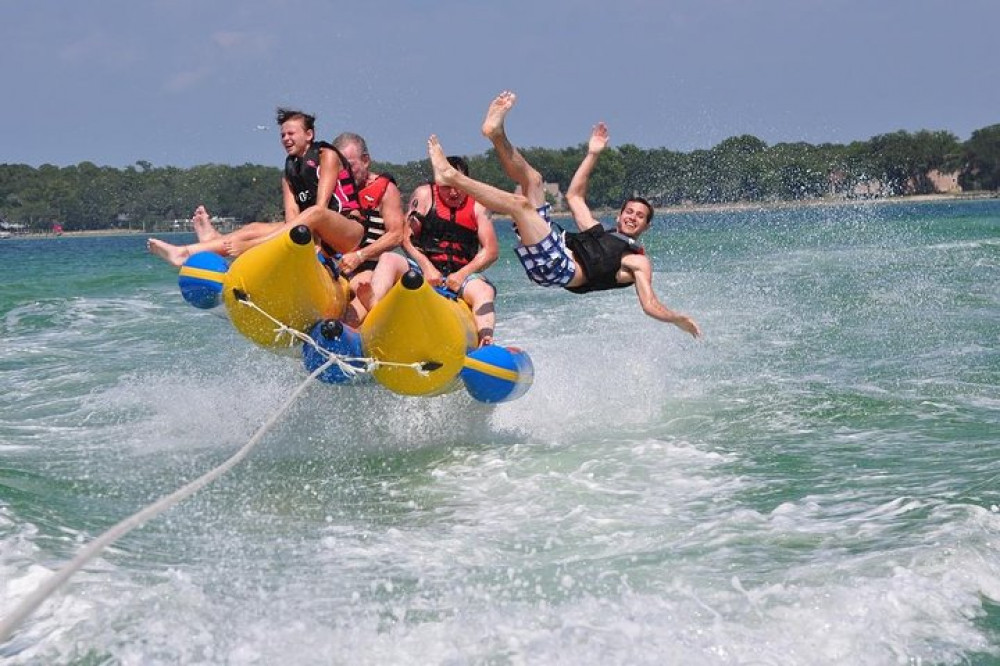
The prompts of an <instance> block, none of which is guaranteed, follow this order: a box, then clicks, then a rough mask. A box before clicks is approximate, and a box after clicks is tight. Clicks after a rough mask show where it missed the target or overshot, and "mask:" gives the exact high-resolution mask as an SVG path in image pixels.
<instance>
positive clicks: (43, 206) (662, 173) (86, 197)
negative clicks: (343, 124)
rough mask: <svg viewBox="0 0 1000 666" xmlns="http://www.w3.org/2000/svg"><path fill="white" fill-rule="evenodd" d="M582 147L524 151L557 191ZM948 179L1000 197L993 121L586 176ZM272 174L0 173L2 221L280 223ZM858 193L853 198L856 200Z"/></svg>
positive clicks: (737, 150)
mask: <svg viewBox="0 0 1000 666" xmlns="http://www.w3.org/2000/svg"><path fill="white" fill-rule="evenodd" d="M585 151H586V144H580V145H578V146H574V147H570V148H562V149H550V148H525V149H522V151H521V152H522V153H523V154H524V155H525V157H526V158H527V160H528V161H529V162H530V163H531V164H532V165H534V166H535V168H537V169H538V170H539V171H540V172H541V173H542V175H543V176H544V177H545V180H546V181H547V182H551V183H556V184H558V187H559V190H560V191H562V192H565V191H566V188H567V186H568V185H569V181H570V179H571V178H572V176H573V172H574V171H575V170H576V167H577V165H578V164H579V163H580V160H581V159H583V155H584V154H585ZM467 159H468V160H469V166H470V171H471V173H472V175H473V176H474V177H475V178H477V179H479V180H483V181H485V182H487V183H490V184H492V185H495V186H497V187H500V188H503V189H511V188H513V186H514V184H513V183H512V182H511V181H510V180H509V179H508V178H507V177H506V176H505V175H504V173H503V171H502V169H501V168H500V164H499V162H498V161H497V159H496V156H495V155H494V154H493V151H492V150H491V151H489V152H487V153H485V154H483V155H475V156H471V157H468V158H467ZM373 170H374V171H375V172H377V173H390V174H392V175H393V176H394V177H395V178H396V181H397V183H398V184H399V187H400V189H401V190H402V192H403V193H404V196H405V195H407V194H408V193H409V192H411V191H412V190H413V189H414V188H415V187H417V186H418V185H420V184H421V183H424V182H426V181H427V179H428V177H429V175H430V168H429V165H428V163H427V160H418V161H412V162H407V163H406V164H390V163H386V162H376V163H375V164H374V165H373ZM935 170H936V171H939V172H944V173H957V174H958V182H959V184H960V185H961V187H962V189H963V190H965V191H981V190H994V191H995V190H998V189H1000V124H997V125H991V126H989V127H984V128H982V129H979V130H976V131H975V132H973V133H972V135H971V137H970V138H969V139H968V140H967V141H964V142H962V141H959V139H958V138H957V137H956V136H955V135H954V134H952V133H950V132H946V131H928V130H921V131H917V132H907V131H898V132H893V133H890V134H882V135H878V136H874V137H872V138H871V139H869V140H867V141H856V142H853V143H850V144H847V145H843V144H830V143H826V144H820V145H813V144H809V143H804V142H798V143H778V144H774V145H772V146H768V145H767V144H766V143H764V142H763V141H761V140H760V139H758V138H757V137H754V136H750V135H743V136H734V137H730V138H728V139H726V140H724V141H722V142H721V143H719V144H718V145H717V146H715V147H714V148H711V149H707V150H694V151H691V152H687V153H684V152H677V151H672V150H668V149H665V148H654V149H645V148H640V147H638V146H635V145H631V144H626V145H622V146H620V147H617V148H609V149H608V150H606V151H605V152H604V153H603V154H602V156H601V160H600V162H599V163H598V166H597V168H596V170H595V171H594V173H593V175H592V177H591V180H590V188H589V197H588V198H589V201H590V204H591V205H592V206H594V207H597V208H601V207H611V208H615V207H617V206H618V205H619V204H620V202H621V201H622V200H623V199H624V198H625V197H627V196H633V195H636V194H638V195H640V196H643V197H645V198H647V199H649V200H650V202H652V203H653V205H654V206H671V205H681V204H717V203H736V202H774V201H806V200H813V199H820V198H824V197H841V198H851V197H857V196H898V195H907V194H927V193H932V192H934V185H933V183H932V182H931V179H930V174H931V173H932V172H933V171H935ZM281 173H282V172H281V169H280V168H278V167H269V166H260V165H254V164H244V165H241V166H230V165H222V164H204V165H199V166H195V167H191V168H187V169H181V168H177V167H154V166H153V165H152V164H150V163H149V162H146V161H140V162H136V163H135V164H134V165H131V166H128V167H125V168H123V169H119V168H113V167H99V166H96V165H95V164H93V163H91V162H81V163H80V164H77V165H74V166H67V167H56V166H53V165H49V164H45V165H42V166H40V167H38V168H35V167H31V166H28V165H23V164H2V165H0V217H2V219H3V221H4V222H6V223H7V224H15V225H23V226H24V227H25V228H26V229H28V230H33V231H47V230H49V229H50V228H51V227H52V224H53V223H59V224H61V225H62V227H63V229H64V230H65V231H75V230H98V229H113V228H122V229H124V228H130V229H136V230H146V231H154V230H163V229H165V228H169V226H168V223H167V221H169V220H175V219H186V218H188V217H190V215H191V213H192V211H194V209H195V207H196V206H198V205H199V204H204V205H205V207H206V208H207V209H208V210H209V211H210V212H211V213H213V214H215V215H218V216H220V217H232V218H235V219H236V220H237V221H238V222H240V223H245V222H251V221H255V220H276V219H281V217H282V214H283V211H282V202H281ZM859 192H860V193H861V194H859Z"/></svg>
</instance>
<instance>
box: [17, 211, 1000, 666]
mask: <svg viewBox="0 0 1000 666" xmlns="http://www.w3.org/2000/svg"><path fill="white" fill-rule="evenodd" d="M500 225H501V226H502V227H503V230H502V233H501V242H502V243H503V245H504V248H505V249H504V251H503V253H502V255H501V260H500V261H499V262H498V264H497V265H496V266H495V267H494V268H492V269H491V270H490V276H491V277H492V278H493V280H494V281H495V282H496V283H497V284H498V286H499V288H500V295H499V297H498V302H497V306H498V326H497V341H498V343H501V344H510V345H517V346H519V347H522V348H524V349H526V350H527V351H528V352H529V353H530V355H531V357H532V358H533V360H534V365H535V372H536V378H535V383H534V386H533V387H532V388H531V390H530V391H529V392H528V393H527V395H525V396H524V397H523V398H521V399H520V400H517V401H515V402H511V403H506V404H502V405H499V406H493V407H491V406H486V405H481V404H478V403H474V402H473V401H472V400H471V398H469V397H468V396H467V395H466V394H465V393H464V391H463V392H460V393H453V394H449V395H446V396H443V397H437V398H404V397H400V396H395V395H392V394H389V393H387V392H385V391H384V390H382V389H379V388H378V387H377V386H360V387H342V386H329V385H325V384H320V383H318V382H314V383H312V385H311V386H310V387H309V388H308V389H307V390H306V391H305V393H304V394H303V395H302V396H301V397H300V398H299V399H298V400H297V401H296V402H295V403H294V405H293V407H292V408H291V410H290V411H289V412H288V413H286V414H285V415H284V416H283V417H282V418H281V419H280V421H279V422H278V423H277V425H276V426H275V427H274V428H273V429H272V430H270V431H269V432H268V433H267V434H266V435H265V437H264V438H263V439H262V440H261V443H260V444H259V445H258V447H257V448H256V449H254V451H253V452H252V453H251V455H250V456H249V457H248V458H247V459H246V460H244V461H243V462H242V463H241V464H240V465H238V466H237V467H235V468H234V469H233V470H231V471H230V472H229V473H228V474H226V475H224V476H222V477H221V478H220V479H219V480H218V481H216V482H215V483H214V484H212V485H210V486H208V487H207V488H205V489H204V490H202V491H201V492H199V493H197V494H196V495H194V496H193V497H191V498H189V499H187V500H186V501H184V502H182V503H181V504H179V505H177V506H176V507H174V508H172V509H170V510H169V511H167V512H165V513H164V514H162V515H161V516H159V517H157V518H154V519H153V520H151V521H150V522H148V523H147V524H146V525H144V526H143V527H141V528H139V529H137V530H135V531H133V532H131V533H129V534H128V535H126V536H124V537H123V538H121V539H120V540H119V541H117V542H116V543H115V544H114V545H113V546H112V547H111V548H109V549H107V550H105V551H104V552H103V553H102V554H101V556H100V557H98V558H97V559H95V560H94V561H93V562H91V563H90V564H89V565H88V566H87V567H86V568H85V569H84V570H82V571H80V572H79V573H77V574H76V575H74V576H73V577H72V578H70V579H69V581H68V582H67V583H66V585H65V586H63V587H62V588H60V589H59V590H58V591H57V592H56V593H55V594H54V595H52V596H51V597H50V598H49V599H48V600H47V601H46V602H45V603H44V604H43V605H42V606H41V607H40V608H39V609H38V610H37V611H36V612H35V613H34V614H33V615H31V616H30V617H29V618H28V619H27V620H26V621H25V622H24V623H23V624H22V625H21V626H20V628H19V629H18V631H17V633H15V634H14V636H13V637H12V638H11V639H10V640H9V641H8V642H6V643H5V644H3V645H0V662H2V663H4V664H8V663H9V664H88V665H91V664H128V665H132V664H134V665H140V664H141V665H148V664H233V665H243V664H247V665H250V664H307V665H308V664H449V665H461V664H497V665H501V664H512V665H518V664H566V665H580V664H583V665H589V664H593V665H606V664H630V665H631V664H685V665H686V664H709V665H712V664H789V665H791V664H796V665H797V664H804V665H805V664H808V665H816V664H838V665H839V664H856V665H867V664H922V665H923V664H997V663H1000V202H998V201H995V200H993V201H974V202H956V203H924V204H868V205H852V206H844V207H811V208H791V209H781V210H760V211H741V212H711V213H686V214H670V215H660V216H658V217H657V218H656V220H655V221H654V228H653V230H652V231H651V232H650V233H649V234H648V235H647V237H646V239H645V240H646V244H647V248H648V250H649V253H650V254H651V256H652V258H653V262H654V266H655V268H656V273H655V277H654V287H655V289H656V291H657V292H658V293H659V294H660V296H661V298H662V299H663V301H664V302H665V303H666V304H667V305H668V306H669V307H672V308H675V309H679V310H682V311H684V312H687V313H689V314H691V315H692V316H693V317H695V319H696V320H697V321H698V322H699V323H700V324H701V326H702V327H703V329H704V331H705V338H704V340H703V341H701V342H696V341H694V340H692V339H691V338H690V337H689V336H687V335H686V334H684V333H682V332H681V331H680V330H678V329H676V328H674V327H672V326H669V325H665V324H661V323H658V322H656V321H654V320H652V319H650V318H648V317H646V316H644V315H643V314H642V312H641V310H640V309H639V307H638V304H637V299H636V296H635V293H634V291H632V290H623V291H616V292H614V293H607V292H605V293H601V294H595V295H590V296H586V297H579V296H574V295H572V294H568V293H566V292H563V291H561V290H546V289H542V288H539V287H535V286H533V285H532V284H531V283H530V282H529V281H528V280H527V278H526V277H525V276H524V274H523V272H522V270H521V268H520V266H519V265H518V264H517V263H516V260H515V258H514V256H513V252H512V251H511V250H510V249H509V248H510V245H511V244H512V239H513V237H512V234H511V233H510V231H509V229H508V227H507V223H506V222H500ZM169 238H173V239H174V240H184V239H186V238H187V237H185V236H183V235H178V236H173V237H169ZM306 374H307V373H306V371H305V370H304V368H303V367H302V364H301V363H300V362H298V361H297V360H295V359H292V358H287V357H280V356H275V355H271V354H269V353H267V352H264V351H262V350H259V349H258V348H255V347H254V346H253V345H252V344H251V343H249V342H247V341H246V340H244V339H243V338H242V337H240V336H239V335H238V334H236V333H235V332H234V331H233V330H232V327H231V326H230V325H229V323H228V321H227V320H226V319H225V318H224V317H222V316H217V315H216V314H215V313H213V312H205V311H200V310H196V309H195V308H193V307H190V306H188V305H187V304H186V303H185V302H184V301H183V300H182V299H181V296H180V294H179V291H178V289H177V283H176V271H175V270H174V269H173V268H172V267H170V266H168V265H166V264H165V263H163V262H161V261H159V260H157V259H156V258H154V257H152V256H150V255H149V254H147V253H146V251H145V238H144V237H142V236H117V237H75V238H67V237H62V238H45V239H18V238H14V239H6V240H2V241H0V382H2V384H0V385H2V388H3V390H2V392H0V618H2V617H4V616H6V615H7V614H9V613H10V612H11V611H12V610H13V609H14V608H15V606H17V604H18V603H19V602H20V601H21V600H22V599H24V598H25V597H26V596H27V595H28V594H29V593H30V591H31V590H32V589H34V587H35V586H36V585H38V584H39V583H40V582H42V581H44V580H46V579H47V577H48V576H49V575H50V574H51V573H52V572H53V571H55V570H57V569H58V568H60V567H61V566H62V565H63V564H65V563H66V562H67V561H69V560H70V559H71V558H72V557H73V556H74V555H75V554H76V553H77V552H79V550H80V549H81V548H82V547H84V546H85V545H86V544H87V543H89V542H90V541H91V540H92V539H94V538H95V537H96V536H98V535H99V534H101V533H102V532H103V531H105V530H106V529H107V528H109V527H110V526H112V525H114V524H115V523H117V522H118V521H120V520H122V519H124V518H126V517H127V516H129V515H131V514H133V513H134V512H136V511H138V510H140V509H141V508H143V507H145V506H147V505H148V504H150V503H152V502H154V501H155V500H157V499H158V498H160V497H162V496H164V495H167V494H169V493H170V492H172V491H174V490H175V489H177V488H179V487H181V486H182V485H184V484H185V483H187V482H189V481H191V480H192V479H194V478H196V477H198V476H200V475H201V474H203V473H205V472H207V471H208V470H209V469H211V468H213V467H214V466H216V465H218V464H219V463H221V462H222V461H223V460H225V459H227V458H228V457H229V456H230V455H232V454H233V453H234V452H235V451H237V450H238V449H239V448H240V447H241V446H243V445H244V444H245V443H246V442H247V441H248V440H249V439H250V437H251V436H252V435H253V434H254V433H255V432H256V431H257V429H258V428H260V426H261V425H262V424H264V423H265V422H266V421H267V420H268V418H269V417H270V416H271V415H272V414H274V412H275V410H277V409H278V408H279V406H280V404H281V403H282V401H284V400H285V399H286V398H287V396H289V395H290V394H291V393H292V392H293V391H294V390H295V389H296V388H297V387H298V386H299V385H300V383H302V382H303V380H305V379H306Z"/></svg>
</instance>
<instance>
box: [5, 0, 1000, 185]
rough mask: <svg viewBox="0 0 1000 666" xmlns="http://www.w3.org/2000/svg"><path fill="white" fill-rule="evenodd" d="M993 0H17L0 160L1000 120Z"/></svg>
mask: <svg viewBox="0 0 1000 666" xmlns="http://www.w3.org/2000/svg"><path fill="white" fill-rule="evenodd" d="M998 25H1000V2H997V0H951V1H949V2H945V1H940V2H939V1H930V0H604V1H601V2H596V1H594V0H534V1H531V0H512V1H510V2H505V1H504V0H491V1H486V0H410V1H407V0H379V1H377V2H368V3H364V2H355V3H351V4H349V3H345V2H339V1H337V2H334V1H329V0H328V1H321V0H294V1H293V0H239V1H238V2H229V1H227V2H222V1H220V0H94V1H93V2H83V1H78V0H61V1H49V0H34V1H29V0H0V89H2V90H3V91H4V94H3V101H2V102H0V125H2V127H3V130H2V137H3V138H2V141H0V163H25V164H30V165H33V166H38V165H41V164H46V163H48V164H55V165H59V166H63V165H67V164H76V163H78V162H80V161H84V160H88V161H91V162H94V163H96V164H98V165H109V166H115V167H123V166H126V165H129V164H133V163H135V162H136V161H138V160H146V161H149V162H151V163H152V164H153V165H155V166H168V165H170V166H178V167H187V166H191V165H194V164H203V163H208V162H214V163H223V164H243V163H246V162H251V163H255V164H269V165H275V166H278V165H280V164H281V163H282V162H283V155H284V153H283V151H282V149H281V146H280V145H279V142H278V132H277V129H276V127H275V125H274V109H275V107H277V106H279V105H281V106H292V107H296V108H302V109H304V110H306V111H309V112H312V113H314V114H316V115H317V118H318V120H317V129H318V130H319V134H320V136H321V138H328V139H329V138H332V137H333V136H334V135H336V134H337V133H338V132H340V131H343V130H352V131H356V132H359V133H361V134H363V135H365V136H366V137H367V139H368V141H369V144H370V147H371V150H372V153H373V156H374V157H375V159H382V160H386V161H392V162H404V161H409V160H414V159H420V158H421V157H423V156H424V154H425V153H424V146H425V139H426V137H427V135H428V134H430V133H431V132H435V133H437V134H438V135H439V136H441V140H442V143H443V144H444V146H445V147H446V149H447V150H448V151H449V152H451V153H459V154H480V153H483V152H484V151H485V150H486V148H487V147H488V144H487V143H486V141H485V140H484V139H483V138H482V136H481V135H480V134H479V125H480V123H481V121H482V116H483V113H484V111H485V109H486V106H487V104H488V103H489V101H490V100H491V99H492V97H493V96H494V95H495V94H496V93H497V92H499V91H500V90H503V89H511V90H514V91H515V92H517V93H518V98H519V99H518V106H517V108H516V109H515V110H514V111H513V113H512V115H511V116H510V119H509V121H508V131H509V133H510V135H511V138H512V139H513V140H514V142H515V143H517V144H519V145H522V146H544V147H550V148H562V147H566V146H571V145H576V144H579V143H581V142H583V141H585V140H586V138H587V136H588V134H589V131H590V128H591V126H592V125H593V124H594V123H595V122H596V121H598V120H604V121H606V122H607V123H608V124H609V126H610V128H611V138H612V144H613V145H621V144H623V143H633V144H635V145H638V146H641V147H645V148H653V147H666V148H670V149H673V150H682V151H690V150H693V149H696V148H710V147H711V146H713V145H715V144H717V143H718V142H719V141H721V140H722V139H725V138H726V137H729V136H734V135H738V134H753V135H755V136H757V137H759V138H761V139H763V140H764V141H765V142H767V143H768V144H773V143H777V142H782V141H808V142H811V143H823V142H835V143H848V142H850V141H853V140H864V139H868V138H870V137H871V136H874V135H876V134H883V133H886V132H892V131H895V130H900V129H905V130H910V131H915V130H919V129H930V130H947V131H950V132H953V133H954V134H956V135H957V136H958V137H959V139H962V140H964V139H967V138H968V137H969V135H970V133H971V132H972V131H973V130H975V129H979V128H981V127H985V126H987V125H992V124H996V123H1000V86H998V85H996V83H995V81H993V78H994V74H995V70H996V51H995V47H994V44H995V42H996V36H995V30H996V27H997V26H998Z"/></svg>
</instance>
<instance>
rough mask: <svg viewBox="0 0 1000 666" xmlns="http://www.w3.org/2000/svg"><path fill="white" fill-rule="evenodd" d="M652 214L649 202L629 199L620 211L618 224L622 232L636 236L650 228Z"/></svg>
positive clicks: (632, 236)
mask: <svg viewBox="0 0 1000 666" xmlns="http://www.w3.org/2000/svg"><path fill="white" fill-rule="evenodd" d="M652 215H653V211H652V210H650V208H649V206H648V205H647V204H645V203H643V202H642V201H637V200H629V201H626V202H625V205H624V206H622V209H621V212H619V213H618V219H617V220H616V226H617V228H618V231H620V232H621V233H623V234H625V235H626V236H629V237H631V238H636V237H638V236H639V235H640V234H641V233H642V232H644V231H646V229H649V225H650V223H651V221H652Z"/></svg>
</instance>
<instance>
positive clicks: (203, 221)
mask: <svg viewBox="0 0 1000 666" xmlns="http://www.w3.org/2000/svg"><path fill="white" fill-rule="evenodd" d="M191 225H192V226H193V227H194V232H195V234H197V235H198V241H199V242H201V243H204V242H205V241H210V240H215V239H216V238H219V237H221V236H222V234H220V233H219V232H218V231H216V230H215V227H213V226H212V218H211V217H210V216H209V214H208V211H207V210H205V207H204V206H198V208H197V209H195V211H194V215H193V216H192V217H191Z"/></svg>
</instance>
